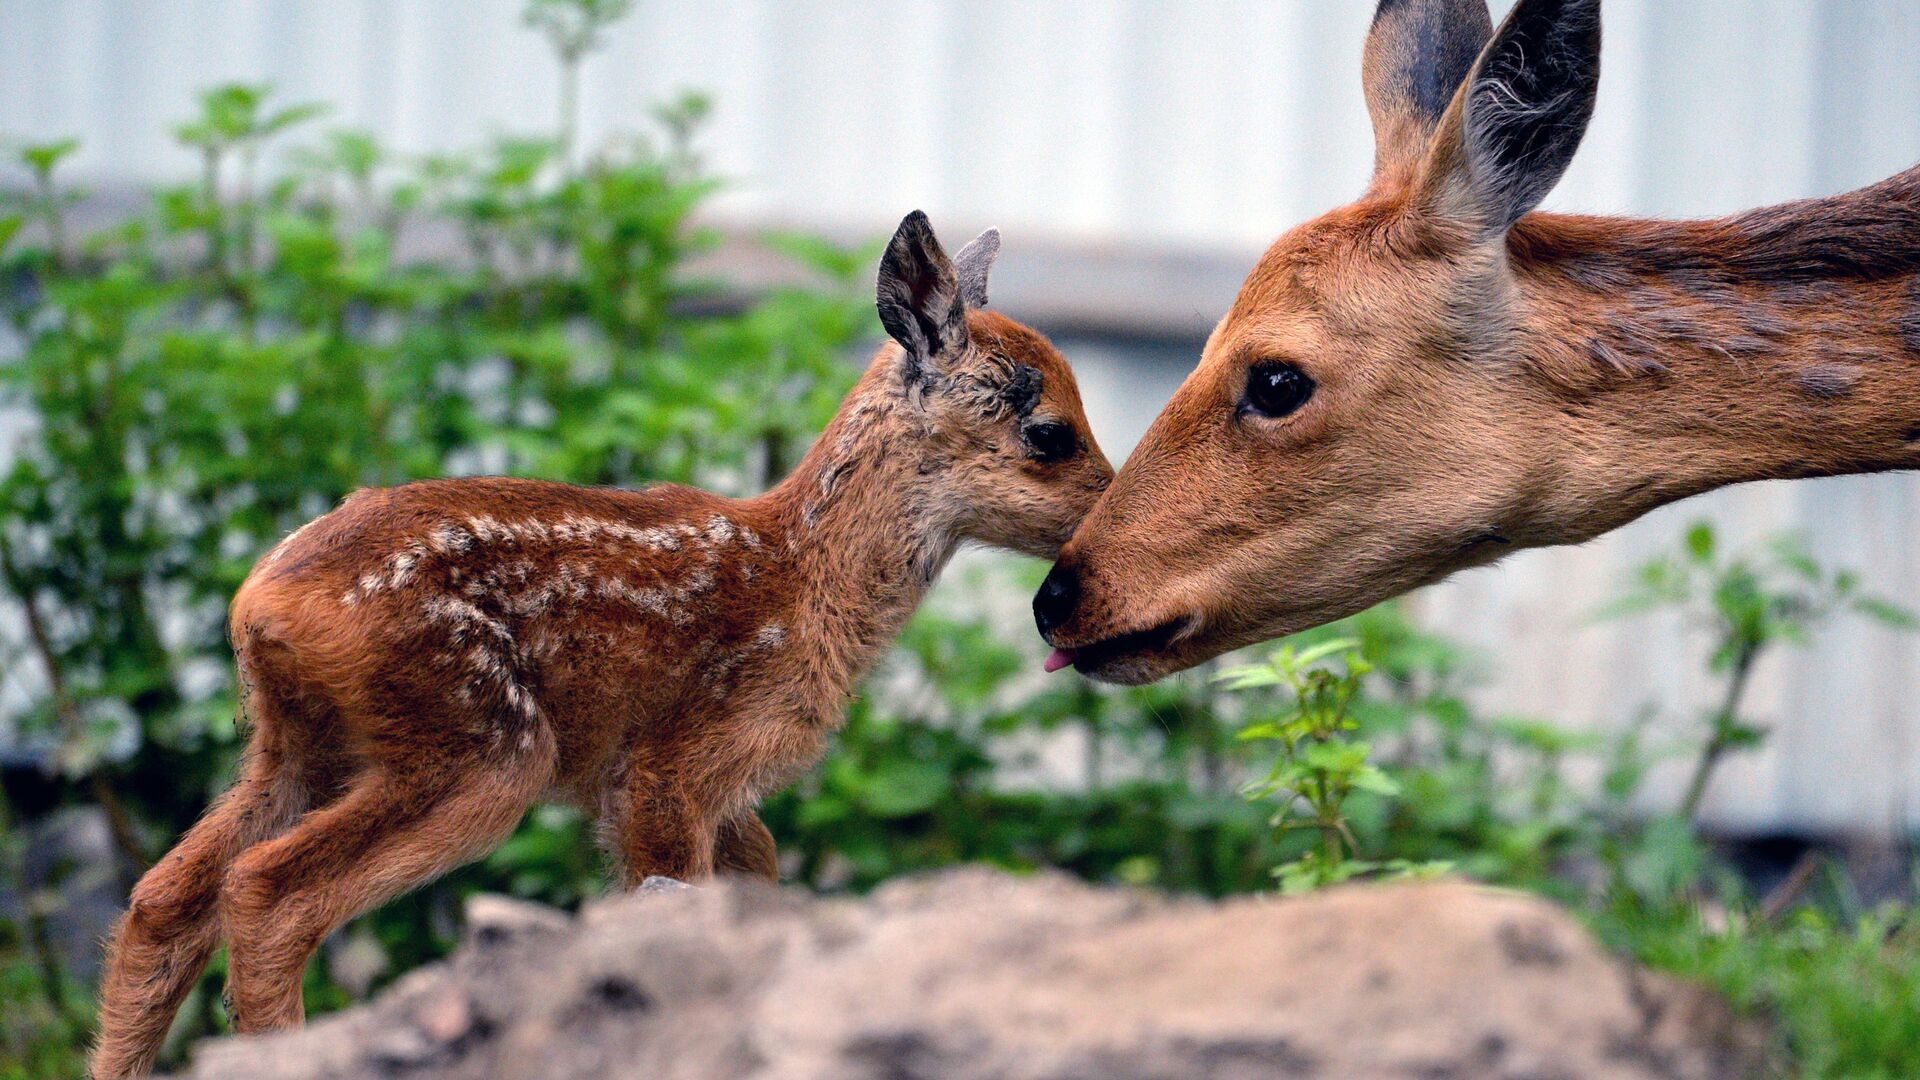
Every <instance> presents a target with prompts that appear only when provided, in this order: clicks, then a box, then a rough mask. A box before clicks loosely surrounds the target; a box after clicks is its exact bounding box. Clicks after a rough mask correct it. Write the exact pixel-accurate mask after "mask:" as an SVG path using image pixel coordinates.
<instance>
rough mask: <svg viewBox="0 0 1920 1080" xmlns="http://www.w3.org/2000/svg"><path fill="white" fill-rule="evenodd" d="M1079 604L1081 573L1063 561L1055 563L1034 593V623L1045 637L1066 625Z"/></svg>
mask: <svg viewBox="0 0 1920 1080" xmlns="http://www.w3.org/2000/svg"><path fill="white" fill-rule="evenodd" d="M1079 604H1080V575H1079V574H1076V573H1074V572H1073V570H1072V569H1071V568H1069V567H1067V566H1066V565H1065V564H1063V563H1054V564H1053V569H1052V570H1050V571H1048V572H1047V580H1045V581H1043V582H1041V583H1040V591H1039V592H1037V593H1035V594H1033V623H1034V625H1035V626H1038V627H1039V628H1040V634H1041V636H1043V637H1044V636H1046V635H1048V634H1051V633H1053V632H1054V631H1055V630H1058V629H1059V628H1060V627H1062V626H1064V625H1066V622H1067V620H1068V619H1071V618H1073V609H1074V608H1075V607H1078V606H1079Z"/></svg>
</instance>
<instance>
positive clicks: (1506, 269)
mask: <svg viewBox="0 0 1920 1080" xmlns="http://www.w3.org/2000/svg"><path fill="white" fill-rule="evenodd" d="M1468 6H1469V7H1479V4H1478V3H1477V0H1476V2H1473V3H1471V4H1469V5H1468ZM1460 8H1461V0H1393V2H1392V3H1389V4H1383V5H1382V15H1381V17H1380V18H1379V19H1378V20H1376V23H1375V27H1374V31H1373V35H1374V38H1375V40H1374V41H1372V42H1370V44H1369V48H1368V72H1367V76H1368V96H1369V104H1370V106H1372V107H1373V111H1374V116H1375V123H1376V130H1377V132H1378V133H1379V135H1380V137H1381V139H1382V140H1383V143H1384V145H1383V149H1382V151H1381V152H1380V154H1379V155H1378V162H1379V171H1378V172H1377V173H1376V175H1375V178H1374V183H1373V186H1372V188H1371V190H1370V191H1369V192H1368V193H1367V196H1366V197H1365V198H1364V199H1362V200H1361V201H1360V202H1357V203H1355V204H1353V205H1350V206H1347V207H1344V208H1342V209H1339V210H1335V211H1333V212H1332V213H1330V214H1327V215H1326V216H1324V217H1322V218H1320V219H1318V220H1316V221H1313V222H1309V223H1307V224H1305V225H1303V226H1301V227H1299V228H1297V229H1295V230H1293V231H1292V232H1290V233H1288V234H1287V235H1285V236H1283V237H1281V238H1280V239H1279V240H1278V241H1277V242H1276V243H1275V244H1274V245H1273V247H1272V248H1271V249H1269V250H1268V251H1267V253H1266V255H1265V256H1264V257H1263V258H1262V259H1261V261H1260V263H1259V265H1257V266H1256V267H1255V268H1254V270H1253V272H1252V273H1251V274H1250V275H1249V276H1248V278H1247V281H1246V284H1245V286H1244V287H1243V288H1242V290H1241V292H1240V295H1239V297H1238V298H1237V299H1236V300H1235V301H1234V304H1233V307H1232V310H1230V311H1229V312H1228V314H1227V316H1226V317H1225V318H1224V319H1222V320H1221V322H1220V324H1219V326H1218V327H1217V328H1216V329H1215V331H1214V333H1213V335H1212V337H1211V339H1210V340H1209V341H1208V343H1207V346H1206V350H1205V353H1204V355H1203V356H1202V358H1201V361H1200V364H1199V367H1198V368H1197V369H1196V370H1195V371H1194V372H1193V374H1192V375H1191V376H1189V378H1188V379H1187V381H1186V383H1185V384H1184V385H1183V386H1181V388H1180V390H1179V391H1178V392H1177V393H1176V394H1175V395H1174V397H1173V399H1172V400H1171V401H1170V402H1169V403H1168V405H1167V407H1166V409H1165V411H1164V412H1163V413H1162V415H1161V416H1160V417H1159V418H1158V419H1157V420H1156V422H1155V423H1154V424H1153V426H1152V427H1151V429H1150V430H1149V431H1148V432H1147V434H1146V436H1145V437H1144V438H1143V439H1142V441H1141V443H1140V445H1139V448H1138V449H1137V450H1136V451H1135V452H1134V454H1133V456H1132V457H1131V458H1130V459H1129V460H1128V461H1127V462H1126V465H1125V467H1124V468H1122V470H1121V471H1120V474H1119V476H1118V477H1116V479H1115V481H1114V483H1113V486H1112V487H1111V488H1110V489H1109V491H1108V493H1107V495H1106V496H1105V497H1104V498H1103V499H1102V501H1101V502H1100V504H1099V505H1098V506H1097V507H1096V508H1095V509H1094V511H1093V513H1091V514H1090V515H1089V516H1088V517H1087V520H1086V521H1085V522H1084V523H1083V524H1082V525H1081V527H1080V529H1079V531H1078V532H1077V533H1076V534H1075V536H1074V538H1073V540H1072V541H1071V542H1070V543H1069V544H1068V545H1067V547H1066V549H1065V550H1064V551H1063V553H1062V556H1061V560H1060V563H1059V567H1058V568H1057V569H1056V574H1068V575H1071V576H1072V577H1073V579H1074V580H1075V581H1076V583H1077V585H1078V589H1079V601H1078V604H1077V606H1076V607H1075V608H1074V609H1073V612H1072V617H1071V619H1069V620H1066V621H1059V620H1057V619H1056V620H1054V621H1055V622H1057V623H1058V625H1055V626H1053V627H1052V632H1051V633H1050V634H1049V639H1050V640H1052V641H1053V642H1054V643H1055V644H1056V645H1059V646H1061V647H1063V648H1066V649H1069V650H1077V651H1078V652H1079V654H1080V666H1081V667H1082V670H1086V671H1089V672H1090V673H1091V674H1094V675H1096V676H1098V677H1102V678H1107V679H1112V680H1116V681H1125V682H1135V681H1144V680H1147V679H1152V678H1157V677H1159V676H1161V675H1164V674H1166V673H1168V672H1171V671H1175V670H1178V669H1180V668H1183V667H1187V666H1189V665H1192V664H1195V663H1198V662H1200V661H1202V660H1205V659H1207V658H1209V657H1211V656H1215V655H1218V654H1219V653H1221V652H1224V651H1226V650H1228V649H1232V648H1236V647H1239V646H1242V645H1247V644H1251V643H1253V642H1256V641H1261V640H1265V639H1268V638H1271V637H1276V636H1279V635H1283V634H1287V633H1291V632H1294V631H1298V630H1302V629H1305V628H1307V627H1310V626H1314V625H1317V624H1320V623H1324V622H1327V621H1329V620H1332V619H1336V618H1340V617H1342V616H1345V615H1349V614H1352V613H1354V612H1356V611H1359V610H1361V609H1363V608H1365V607H1367V606H1369V605H1371V604H1374V603H1376V602H1378V601H1380V600H1383V599H1386V598H1387V597H1390V596H1392V595H1394V594H1396V593H1399V592H1402V591H1404V590H1407V589H1411V588H1413V587H1415V586H1418V585H1422V584H1425V583H1428V582H1432V581H1436V580H1438V579H1440V578H1443V577H1445V576H1447V575H1449V574H1451V573H1453V572H1455V571H1457V570H1460V569H1463V568H1466V567H1471V566H1477V565H1482V564H1485V563H1488V562H1491V561H1493V560H1495V559H1498V558H1500V557H1502V556H1504V555H1505V554H1507V553H1509V552H1511V551H1515V550H1518V549H1520V548H1523V547H1530V546H1539V545H1548V544H1565V543H1576V542H1579V541H1582V540H1585V539H1588V538H1590V537H1593V536H1596V535H1599V534H1600V533H1603V532H1606V531H1607V530H1609V529H1613V528H1615V527H1617V526H1619V525H1623V524H1625V523H1627V522H1629V521H1631V520H1633V519H1634V518H1636V517H1638V516H1640V515H1641V514H1644V513H1646V512H1647V511H1649V510H1652V509H1653V508H1655V507H1657V506H1660V505H1662V504H1665V503H1668V502H1672V501H1674V500H1676V499H1682V498H1686V497H1687V496H1690V495H1694V494H1697V493H1699V492H1703V491H1706V490H1708V489H1711V488H1715V487H1720V486H1722V485H1726V484H1734V483H1740V482H1743V481H1749V480H1760V479H1766V478H1770V477H1798V476H1825V475H1832V474H1837V473H1854V472H1866V471H1872V470H1879V469H1900V468H1913V467H1916V466H1920V446H1916V443H1915V440H1914V434H1915V432H1916V431H1920V279H1917V278H1916V276H1915V272H1916V270H1920V169H1914V170H1909V171H1908V172H1905V173H1902V174H1901V175H1899V176H1896V177H1893V178H1892V179H1889V180H1887V181H1884V182H1882V183H1880V184H1876V185H1874V186H1872V187H1869V188H1865V189H1863V190H1860V191H1856V192H1852V193H1849V194H1844V195H1838V196H1834V197H1831V198H1824V199H1811V200H1807V201H1804V202H1796V203H1791V204H1788V205H1785V206H1778V207H1773V208H1770V209H1764V210H1757V211H1753V212H1749V213H1744V214H1739V215H1735V216H1733V217H1729V218H1724V219H1720V220H1714V221H1692V222H1666V221H1634V220H1623V219H1617V218H1599V217H1569V216H1561V215H1553V214H1540V213H1532V214H1528V215H1527V216H1524V217H1519V218H1518V219H1517V221H1515V223H1514V224H1513V225H1512V226H1511V227H1510V228H1509V227H1507V226H1505V225H1503V224H1502V222H1503V221H1504V220H1507V218H1508V217H1510V216H1512V214H1513V211H1514V210H1515V209H1516V208H1518V209H1520V210H1522V211H1524V210H1526V209H1530V205H1529V204H1528V202H1527V200H1528V199H1529V198H1533V197H1534V196H1535V193H1536V192H1538V193H1539V194H1544V191H1545V187H1546V186H1550V183H1551V180H1552V179H1555V178H1557V175H1558V174H1557V172H1552V173H1551V175H1541V174H1538V170H1540V169H1543V168H1544V169H1547V170H1549V171H1551V170H1552V169H1553V168H1555V167H1556V166H1555V165H1554V160H1555V159H1554V157H1553V155H1552V154H1548V153H1546V152H1545V151H1541V152H1539V153H1537V154H1535V155H1534V156H1531V157H1524V156H1523V157H1522V158H1520V159H1517V160H1483V159H1484V158H1485V157H1486V155H1485V154H1484V153H1481V152H1480V151H1477V150H1476V149H1475V148H1476V146H1479V145H1481V144H1482V143H1484V144H1486V145H1488V146H1493V145H1497V144H1498V140H1497V139H1494V138H1492V137H1489V136H1484V135H1483V136H1480V137H1479V138H1480V142H1478V143H1476V142H1475V141H1474V138H1472V137H1470V128H1471V127H1472V126H1473V125H1474V124H1476V123H1477V124H1480V125H1481V126H1483V127H1484V126H1488V125H1491V124H1498V123H1501V122H1505V118H1504V117H1501V116H1498V115H1495V114H1493V113H1488V114H1486V115H1484V116H1481V117H1479V118H1477V119H1476V117H1475V116H1474V115H1472V114H1471V113H1470V112H1469V110H1470V109H1471V108H1473V107H1474V103H1475V102H1476V101H1481V100H1486V98H1485V95H1486V94H1487V93H1488V91H1487V89H1486V87H1485V86H1484V85H1483V84H1484V79H1485V75H1486V72H1488V71H1490V70H1494V69H1495V68H1498V67H1499V64H1496V63H1494V61H1495V60H1498V59H1499V58H1500V57H1501V56H1502V55H1506V56H1507V59H1506V60H1502V61H1500V63H1504V64H1506V65H1507V66H1508V67H1511V64H1512V57H1514V56H1520V57H1528V56H1531V57H1538V56H1541V55H1547V56H1555V57H1560V58H1562V59H1563V60H1564V63H1563V64H1562V66H1561V68H1560V69H1557V70H1559V71H1561V72H1562V73H1563V74H1566V73H1580V74H1578V77H1577V78H1576V77H1575V76H1574V75H1571V74H1569V75H1567V84H1566V85H1565V86H1555V87H1552V88H1551V89H1553V90H1554V93H1553V95H1552V97H1551V101H1550V102H1549V103H1548V104H1549V105H1551V106H1552V107H1554V108H1561V109H1563V110H1564V115H1559V116H1556V117H1552V118H1550V124H1549V125H1548V126H1547V127H1546V128H1544V129H1542V130H1541V131H1536V132H1532V133H1531V135H1532V137H1535V138H1536V139H1537V140H1548V139H1554V138H1563V137H1564V136H1565V135H1566V132H1567V131H1568V130H1571V131H1572V136H1571V137H1572V138H1573V139H1574V140H1577V138H1578V129H1577V127H1575V128H1572V129H1569V128H1568V127H1567V125H1568V124H1574V123H1583V122H1584V115H1583V114H1582V113H1581V109H1582V108H1583V107H1584V106H1583V102H1585V103H1586V104H1590V96H1591V79H1593V78H1597V67H1595V68H1594V69H1593V70H1590V71H1589V70H1586V68H1585V67H1583V66H1581V65H1583V64H1585V63H1587V61H1583V60H1581V59H1580V58H1581V57H1583V56H1587V57H1588V60H1590V61H1591V63H1592V64H1595V65H1597V49H1598V40H1597V25H1598V24H1597V10H1598V4H1597V0H1590V2H1581V0H1523V2H1522V3H1521V4H1520V5H1518V6H1517V7H1516V8H1515V11H1514V14H1513V16H1512V17H1511V18H1510V19H1509V21H1508V23H1507V24H1506V25H1505V26H1504V27H1503V28H1502V31H1501V33H1500V35H1498V36H1497V37H1496V38H1495V39H1494V41H1493V43H1492V44H1490V45H1489V46H1488V48H1487V51H1486V53H1485V54H1484V55H1483V56H1482V58H1481V60H1480V61H1479V62H1478V65H1477V66H1476V68H1475V72H1476V73H1477V74H1476V75H1475V76H1474V78H1473V79H1472V80H1470V81H1469V82H1468V83H1467V84H1465V85H1463V86H1462V87H1461V88H1460V90H1459V92H1458V93H1457V94H1455V96H1454V97H1453V99H1452V102H1451V104H1450V105H1449V107H1448V109H1447V111H1446V113H1445V114H1444V115H1442V116H1440V117H1438V118H1435V119H1433V120H1432V122H1429V121H1428V118H1427V117H1425V116H1422V115H1419V114H1416V113H1414V112H1412V111H1410V106H1409V105H1408V104H1407V102H1406V99H1405V95H1403V94H1401V93H1399V92H1398V91H1397V90H1396V89H1395V88H1396V87H1397V86H1399V85H1400V81H1399V80H1403V79H1404V77H1405V75H1404V72H1402V71H1400V70H1399V67H1400V66H1404V65H1406V64H1419V63H1430V62H1433V61H1432V57H1431V56H1427V55H1426V54H1423V53H1422V51H1421V50H1420V49H1419V48H1417V47H1415V46H1414V45H1410V44H1409V43H1408V42H1409V41H1410V40H1412V39H1407V40H1400V41H1381V40H1379V39H1380V38H1381V36H1382V35H1393V34H1395V33H1397V32H1404V30H1405V25H1403V24H1397V23H1396V21H1395V18H1392V17H1389V15H1390V14H1393V13H1396V12H1397V13H1399V14H1400V15H1405V14H1406V13H1407V12H1408V11H1410V10H1416V9H1418V10H1417V13H1419V14H1420V15H1421V16H1422V17H1423V18H1434V17H1448V12H1449V10H1451V11H1452V16H1451V17H1455V18H1464V17H1465V15H1464V14H1463V13H1462V12H1460V11H1459V10H1458V9H1460ZM1389 9H1393V11H1392V12H1390V11H1389ZM1555 10H1557V11H1558V12H1559V13H1560V14H1559V15H1557V16H1555V15H1553V12H1554V11H1555ZM1554 18H1564V19H1566V20H1569V21H1570V22H1571V23H1572V24H1573V25H1572V26H1570V27H1568V28H1566V29H1569V31H1570V32H1569V33H1567V34H1565V35H1563V37H1561V38H1553V37H1552V36H1551V33H1550V32H1551V31H1552V30H1553V29H1554V27H1553V25H1552V24H1553V19H1554ZM1589 18H1592V19H1594V20H1596V21H1593V22H1592V23H1591V24H1590V25H1589V23H1588V22H1587V21H1586V20H1587V19H1589ZM1470 21H1471V20H1469V22H1470ZM1543 28H1544V30H1543ZM1460 32H1461V33H1473V32H1475V31H1474V28H1473V27H1472V26H1471V25H1468V26H1466V27H1465V29H1463V30H1461V31H1460ZM1542 33H1548V39H1546V40H1542V41H1531V40H1529V41H1521V42H1520V43H1519V45H1521V46H1524V47H1514V48H1509V49H1507V52H1506V54H1503V53H1502V49H1503V42H1508V43H1511V42H1512V41H1513V39H1514V37H1515V35H1517V34H1535V35H1540V34H1542ZM1590 35H1591V36H1590ZM1587 50H1591V53H1590V54H1589V53H1588V51H1587ZM1380 57H1387V58H1388V59H1386V60H1382V59H1379V58H1380ZM1503 70H1504V69H1503ZM1580 79H1585V80H1587V81H1585V82H1582V81H1579V80H1580ZM1524 84H1525V80H1520V81H1518V82H1516V83H1515V84H1514V85H1524ZM1582 93H1584V94H1586V95H1587V96H1586V98H1582V97H1581V96H1580V95H1581V94H1582ZM1500 94H1501V95H1505V94H1507V91H1506V89H1505V88H1501V90H1500ZM1495 100H1500V101H1505V100H1506V97H1504V96H1501V97H1497V98H1496V99H1495ZM1521 106H1522V107H1521V108H1519V109H1517V110H1516V112H1515V113H1514V115H1517V116H1520V117H1521V118H1522V120H1521V122H1526V120H1527V119H1528V118H1530V117H1531V116H1532V115H1533V114H1534V112H1537V111H1539V110H1540V109H1542V108H1545V106H1539V104H1538V103H1535V102H1530V101H1525V100H1522V101H1521ZM1536 106H1538V107H1536ZM1489 117H1491V119H1489ZM1429 132H1430V133H1431V134H1428V133H1429ZM1409 133H1412V134H1409ZM1408 138H1417V139H1419V140H1420V141H1419V143H1418V145H1417V146H1409V145H1406V144H1405V142H1404V140H1406V139H1408ZM1528 145H1532V144H1528ZM1560 149H1562V150H1564V151H1565V152H1566V153H1569V154H1570V152H1571V151H1570V146H1565V147H1561V148H1560ZM1477 154H1478V155H1479V156H1476V155H1477ZM1542 161H1545V163H1546V164H1545V165H1544V166H1543V165H1542V164H1541V162H1542ZM1529 170H1534V172H1532V173H1530V172H1529ZM1266 360H1289V361H1292V362H1293V363H1295V364H1297V365H1298V366H1299V367H1300V368H1301V369H1303V370H1304V371H1306V372H1307V373H1308V374H1309V375H1310V376H1311V377H1312V378H1313V379H1314V380H1315V381H1316V382H1317V384H1318V387H1317V390H1316V392H1315V394H1314V396H1313V397H1312V398H1311V399H1310V400H1309V401H1308V402H1307V404H1306V405H1305V406H1304V407H1302V408H1301V409H1300V410H1299V411H1298V412H1296V413H1294V414H1292V415H1289V416H1285V417H1282V418H1278V419H1269V418H1264V417H1257V416H1247V415H1244V414H1242V413H1238V412H1236V408H1237V406H1238V404H1239V403H1240V401H1241V400H1242V395H1243V393H1244V388H1245V384H1246V380H1247V369H1248V367H1249V365H1250V364H1252V363H1254V362H1257V361H1266ZM1135 635H1138V636H1135ZM1115 638H1121V641H1120V642H1119V643H1117V644H1116V643H1115V641H1114V639H1115Z"/></svg>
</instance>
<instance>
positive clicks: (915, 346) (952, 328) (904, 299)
mask: <svg viewBox="0 0 1920 1080" xmlns="http://www.w3.org/2000/svg"><path fill="white" fill-rule="evenodd" d="M984 280H985V279H984V276H983V278H982V281H983V282H984ZM876 293H877V299H876V301H875V306H877V307H878V308H879V309H880V325H882V326H884V327H886V328H887V334H888V335H889V336H890V337H892V338H893V340H895V341H897V342H899V343H900V346H901V347H902V348H904V349H905V350H906V351H907V363H906V369H905V371H904V373H903V381H904V382H905V383H906V385H907V386H909V387H912V386H915V385H917V384H919V383H920V382H921V381H922V380H923V379H925V378H926V376H927V372H928V369H934V370H936V371H937V370H938V369H939V367H940V366H941V365H942V364H944V363H946V362H948V361H950V360H952V359H953V358H954V357H955V356H958V355H959V353H960V351H961V350H962V349H964V348H966V344H967V305H966V298H965V297H964V296H962V295H961V291H960V276H959V274H958V273H957V272H956V271H955V270H954V267H953V260H951V259H949V258H947V253H946V252H945V251H942V250H941V249H940V241H939V240H937V239H935V238H934V235H933V226H932V225H931V224H930V223H929V222H928V221H927V215H925V214H923V213H921V212H920V211H918V210H915V211H914V212H913V213H911V214H908V215H907V216H906V219H905V220H904V221H902V222H900V228H899V229H898V230H896V231H895V232H894V234H893V239H892V240H890V241H888V242H887V250H886V252H885V253H883V254H882V255H881V256H880V279H879V283H878V288H877V289H876Z"/></svg>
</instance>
